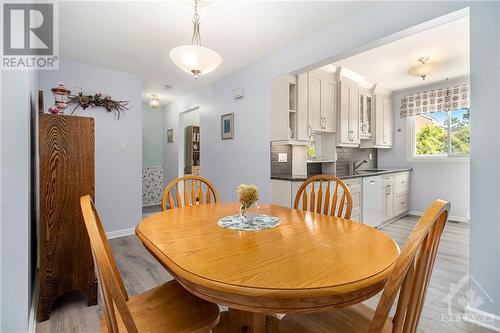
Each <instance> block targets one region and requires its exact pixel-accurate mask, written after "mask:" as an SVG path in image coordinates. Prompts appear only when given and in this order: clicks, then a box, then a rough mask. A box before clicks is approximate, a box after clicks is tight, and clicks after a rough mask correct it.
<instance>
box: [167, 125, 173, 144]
mask: <svg viewBox="0 0 500 333" xmlns="http://www.w3.org/2000/svg"><path fill="white" fill-rule="evenodd" d="M173 142H174V129H173V128H171V129H169V130H167V143H173Z"/></svg>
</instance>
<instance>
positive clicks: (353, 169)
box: [352, 160, 368, 174]
mask: <svg viewBox="0 0 500 333" xmlns="http://www.w3.org/2000/svg"><path fill="white" fill-rule="evenodd" d="M357 162H358V161H354V162H352V172H353V173H354V174H356V173H357V172H358V169H359V168H360V167H361V166H362V165H363V164H365V163H368V161H367V160H363V161H361V162H359V164H356V163H357Z"/></svg>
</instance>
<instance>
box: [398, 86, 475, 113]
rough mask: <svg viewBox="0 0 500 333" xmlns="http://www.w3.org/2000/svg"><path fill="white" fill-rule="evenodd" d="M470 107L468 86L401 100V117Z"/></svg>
mask: <svg viewBox="0 0 500 333" xmlns="http://www.w3.org/2000/svg"><path fill="white" fill-rule="evenodd" d="M469 106H470V87H469V84H462V85H459V86H454V87H446V88H439V89H433V90H427V91H424V92H420V93H416V94H411V95H406V96H404V97H403V98H401V117H409V116H414V115H417V114H422V113H431V112H439V111H451V110H455V109H461V108H468V107H469Z"/></svg>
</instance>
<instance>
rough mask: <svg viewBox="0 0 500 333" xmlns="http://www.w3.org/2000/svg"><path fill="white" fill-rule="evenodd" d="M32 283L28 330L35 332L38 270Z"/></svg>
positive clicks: (30, 332)
mask: <svg viewBox="0 0 500 333" xmlns="http://www.w3.org/2000/svg"><path fill="white" fill-rule="evenodd" d="M33 282H34V285H33V294H32V295H31V307H30V313H29V318H28V332H29V333H35V332H36V312H37V310H38V288H39V282H38V272H36V273H35V281H33Z"/></svg>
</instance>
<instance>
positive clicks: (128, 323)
mask: <svg viewBox="0 0 500 333" xmlns="http://www.w3.org/2000/svg"><path fill="white" fill-rule="evenodd" d="M80 205H81V209H82V213H83V218H84V221H85V226H86V228H87V232H88V235H89V238H90V245H91V249H92V255H93V257H94V263H95V268H96V274H97V279H98V281H99V291H100V294H101V298H102V301H103V303H104V320H101V325H100V328H101V329H100V331H101V332H112V333H118V332H129V333H136V332H210V330H211V329H212V328H213V327H214V326H215V325H217V323H218V322H219V307H218V306H217V305H215V304H212V303H209V302H207V301H204V300H202V299H201V298H198V297H196V296H194V295H193V294H191V293H189V292H188V291H186V290H185V289H184V288H183V287H182V286H181V285H179V283H177V282H176V281H175V280H171V281H169V282H166V283H164V284H162V285H160V286H158V287H155V288H153V289H150V290H148V291H146V292H145V293H142V294H140V295H136V296H132V297H129V296H128V294H127V291H126V290H125V285H124V284H123V280H122V278H121V276H120V272H119V270H118V266H117V265H116V262H115V260H114V257H113V254H112V252H111V246H110V245H109V242H108V240H107V238H106V234H105V233H104V229H103V228H102V224H101V221H100V219H99V215H98V214H97V211H96V209H95V206H94V203H93V202H92V199H91V198H90V196H89V195H86V196H83V197H81V199H80Z"/></svg>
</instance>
